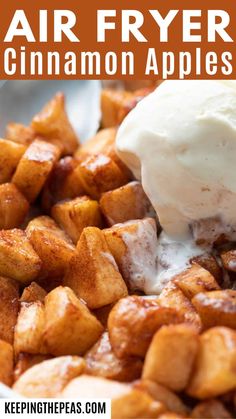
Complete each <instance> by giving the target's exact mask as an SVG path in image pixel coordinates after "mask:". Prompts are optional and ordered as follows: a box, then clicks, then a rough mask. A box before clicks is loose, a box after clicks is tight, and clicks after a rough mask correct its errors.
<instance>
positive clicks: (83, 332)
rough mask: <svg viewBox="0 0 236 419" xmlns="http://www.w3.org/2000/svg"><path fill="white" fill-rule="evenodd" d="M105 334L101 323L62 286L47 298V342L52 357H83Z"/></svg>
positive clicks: (72, 293)
mask: <svg viewBox="0 0 236 419" xmlns="http://www.w3.org/2000/svg"><path fill="white" fill-rule="evenodd" d="M102 332H103V326H102V325H101V323H100V322H99V321H98V320H97V318H96V317H95V316H94V315H93V314H92V313H91V312H90V311H89V309H88V308H87V306H86V304H85V303H84V301H82V300H80V299H79V298H77V297H76V295H75V294H74V292H73V291H72V290H71V289H70V288H68V287H62V286H60V287H57V288H55V289H54V290H52V291H51V292H50V293H49V294H48V295H47V296H46V298H45V326H44V333H43V338H44V342H45V345H46V347H47V350H48V353H50V354H53V355H56V356H59V355H83V354H84V353H85V352H86V351H87V350H88V349H89V348H90V347H91V346H92V345H94V343H95V342H96V341H97V340H98V339H99V337H100V335H101V334H102Z"/></svg>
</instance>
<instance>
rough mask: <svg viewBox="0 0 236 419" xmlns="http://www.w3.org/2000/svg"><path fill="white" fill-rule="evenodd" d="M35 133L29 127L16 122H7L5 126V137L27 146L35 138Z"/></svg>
mask: <svg viewBox="0 0 236 419" xmlns="http://www.w3.org/2000/svg"><path fill="white" fill-rule="evenodd" d="M35 136H36V133H35V131H34V130H33V129H32V128H31V127H30V126H26V125H23V124H19V123H17V122H9V124H7V126H6V131H5V137H6V138H7V139H8V140H11V141H13V142H14V143H17V144H23V145H25V146H28V145H29V144H31V143H32V141H33V140H34V139H35Z"/></svg>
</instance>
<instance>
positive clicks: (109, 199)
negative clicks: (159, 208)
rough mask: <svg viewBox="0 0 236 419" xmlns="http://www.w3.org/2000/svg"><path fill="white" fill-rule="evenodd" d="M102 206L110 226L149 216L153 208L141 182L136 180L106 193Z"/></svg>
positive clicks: (103, 196)
mask: <svg viewBox="0 0 236 419" xmlns="http://www.w3.org/2000/svg"><path fill="white" fill-rule="evenodd" d="M100 206H101V210H102V212H103V214H104V216H105V217H106V220H107V222H108V225H110V226H112V225H114V224H117V223H124V222H125V221H129V220H136V219H138V218H139V219H141V218H144V217H147V216H148V215H149V214H150V213H151V208H152V207H151V203H150V201H149V199H148V198H147V196H146V195H145V193H144V190H143V188H142V185H141V183H139V182H136V181H134V182H130V183H127V184H126V185H124V186H121V187H120V188H118V189H114V190H113V191H108V192H106V193H104V194H103V195H102V198H101V199H100ZM153 214H154V212H153Z"/></svg>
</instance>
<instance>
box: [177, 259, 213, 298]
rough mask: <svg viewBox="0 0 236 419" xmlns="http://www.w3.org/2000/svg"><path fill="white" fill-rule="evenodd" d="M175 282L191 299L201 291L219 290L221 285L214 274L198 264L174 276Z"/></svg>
mask: <svg viewBox="0 0 236 419" xmlns="http://www.w3.org/2000/svg"><path fill="white" fill-rule="evenodd" d="M174 283H175V284H176V285H177V286H178V287H179V288H180V289H181V291H183V293H184V295H185V296H186V297H187V298H189V299H190V300H191V299H192V298H193V297H194V296H195V295H196V294H198V293H199V292H204V291H213V290H219V289H220V287H219V285H218V283H217V282H216V280H215V278H214V276H213V275H212V274H211V273H210V272H209V271H207V270H206V269H204V268H202V267H201V266H200V265H198V264H194V265H192V266H191V267H190V268H189V269H187V270H186V271H184V272H181V273H180V274H179V275H177V276H176V277H175V278H174Z"/></svg>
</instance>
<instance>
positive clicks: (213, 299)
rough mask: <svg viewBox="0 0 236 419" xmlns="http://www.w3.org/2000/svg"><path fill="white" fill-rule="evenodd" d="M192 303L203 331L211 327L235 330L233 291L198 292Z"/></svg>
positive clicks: (235, 303)
mask: <svg viewBox="0 0 236 419" xmlns="http://www.w3.org/2000/svg"><path fill="white" fill-rule="evenodd" d="M192 303H193V305H194V307H195V309H196V310H197V312H198V313H199V315H200V317H201V321H202V324H203V326H204V328H205V329H207V328H209V327H213V326H227V327H231V328H232V329H236V291H235V290H220V291H210V292H200V293H199V294H197V295H195V297H194V298H193V300H192Z"/></svg>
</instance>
